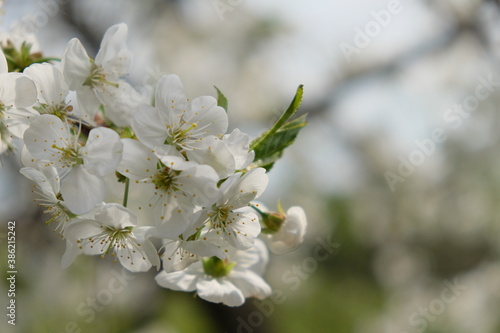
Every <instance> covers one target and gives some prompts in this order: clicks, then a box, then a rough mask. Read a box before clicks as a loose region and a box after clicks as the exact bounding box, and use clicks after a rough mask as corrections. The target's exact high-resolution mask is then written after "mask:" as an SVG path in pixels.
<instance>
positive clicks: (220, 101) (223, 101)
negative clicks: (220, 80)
mask: <svg viewBox="0 0 500 333" xmlns="http://www.w3.org/2000/svg"><path fill="white" fill-rule="evenodd" d="M214 88H215V90H217V105H218V106H220V107H222V108H223V109H224V110H226V112H227V105H228V103H227V98H226V96H224V94H223V93H222V92H221V91H220V90H219V88H217V87H216V86H214Z"/></svg>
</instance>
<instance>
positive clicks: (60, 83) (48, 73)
mask: <svg viewBox="0 0 500 333" xmlns="http://www.w3.org/2000/svg"><path fill="white" fill-rule="evenodd" d="M24 73H25V74H26V75H28V76H29V77H30V78H31V79H32V80H33V81H34V82H35V84H36V87H37V90H38V99H39V102H41V103H45V104H49V105H58V104H60V103H61V102H64V99H65V98H66V96H67V95H68V93H69V89H68V85H67V83H66V81H65V80H64V77H63V75H62V73H61V71H60V70H59V69H58V68H57V67H56V66H54V65H52V64H48V63H43V64H33V65H31V66H29V67H28V68H26V69H25V70H24Z"/></svg>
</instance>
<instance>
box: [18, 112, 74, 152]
mask: <svg viewBox="0 0 500 333" xmlns="http://www.w3.org/2000/svg"><path fill="white" fill-rule="evenodd" d="M24 143H25V144H26V148H27V149H28V150H29V152H30V153H31V154H32V155H33V156H34V157H36V158H39V159H46V160H49V161H58V160H60V159H61V150H59V149H56V148H55V147H58V148H65V147H67V146H68V145H69V144H70V135H69V133H68V129H67V127H66V125H65V124H64V123H63V122H62V121H61V119H59V118H57V117H56V116H53V115H50V114H44V115H41V116H38V117H36V119H34V120H33V121H32V122H31V126H30V127H29V128H28V129H27V130H26V132H25V133H24Z"/></svg>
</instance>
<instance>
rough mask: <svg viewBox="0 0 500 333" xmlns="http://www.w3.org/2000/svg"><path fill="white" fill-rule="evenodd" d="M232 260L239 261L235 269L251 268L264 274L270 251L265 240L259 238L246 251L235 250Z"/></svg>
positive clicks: (259, 273)
mask: <svg viewBox="0 0 500 333" xmlns="http://www.w3.org/2000/svg"><path fill="white" fill-rule="evenodd" d="M231 260H234V261H236V262H237V263H238V265H237V266H236V267H235V270H251V271H253V272H255V273H257V274H258V275H260V276H262V275H263V274H264V272H265V270H266V266H267V264H268V262H269V251H268V250H267V247H266V244H265V243H264V241H262V240H261V239H259V238H257V239H256V240H255V244H254V246H253V247H251V248H250V249H248V250H245V251H241V250H238V251H235V253H234V254H233V255H232V256H231Z"/></svg>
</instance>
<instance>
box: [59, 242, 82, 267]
mask: <svg viewBox="0 0 500 333" xmlns="http://www.w3.org/2000/svg"><path fill="white" fill-rule="evenodd" d="M78 253H79V250H78V246H77V244H76V243H74V242H73V241H70V240H66V251H64V254H63V256H62V259H61V269H66V268H68V267H69V266H70V265H71V264H72V263H73V261H75V259H76V257H77V256H78Z"/></svg>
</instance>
